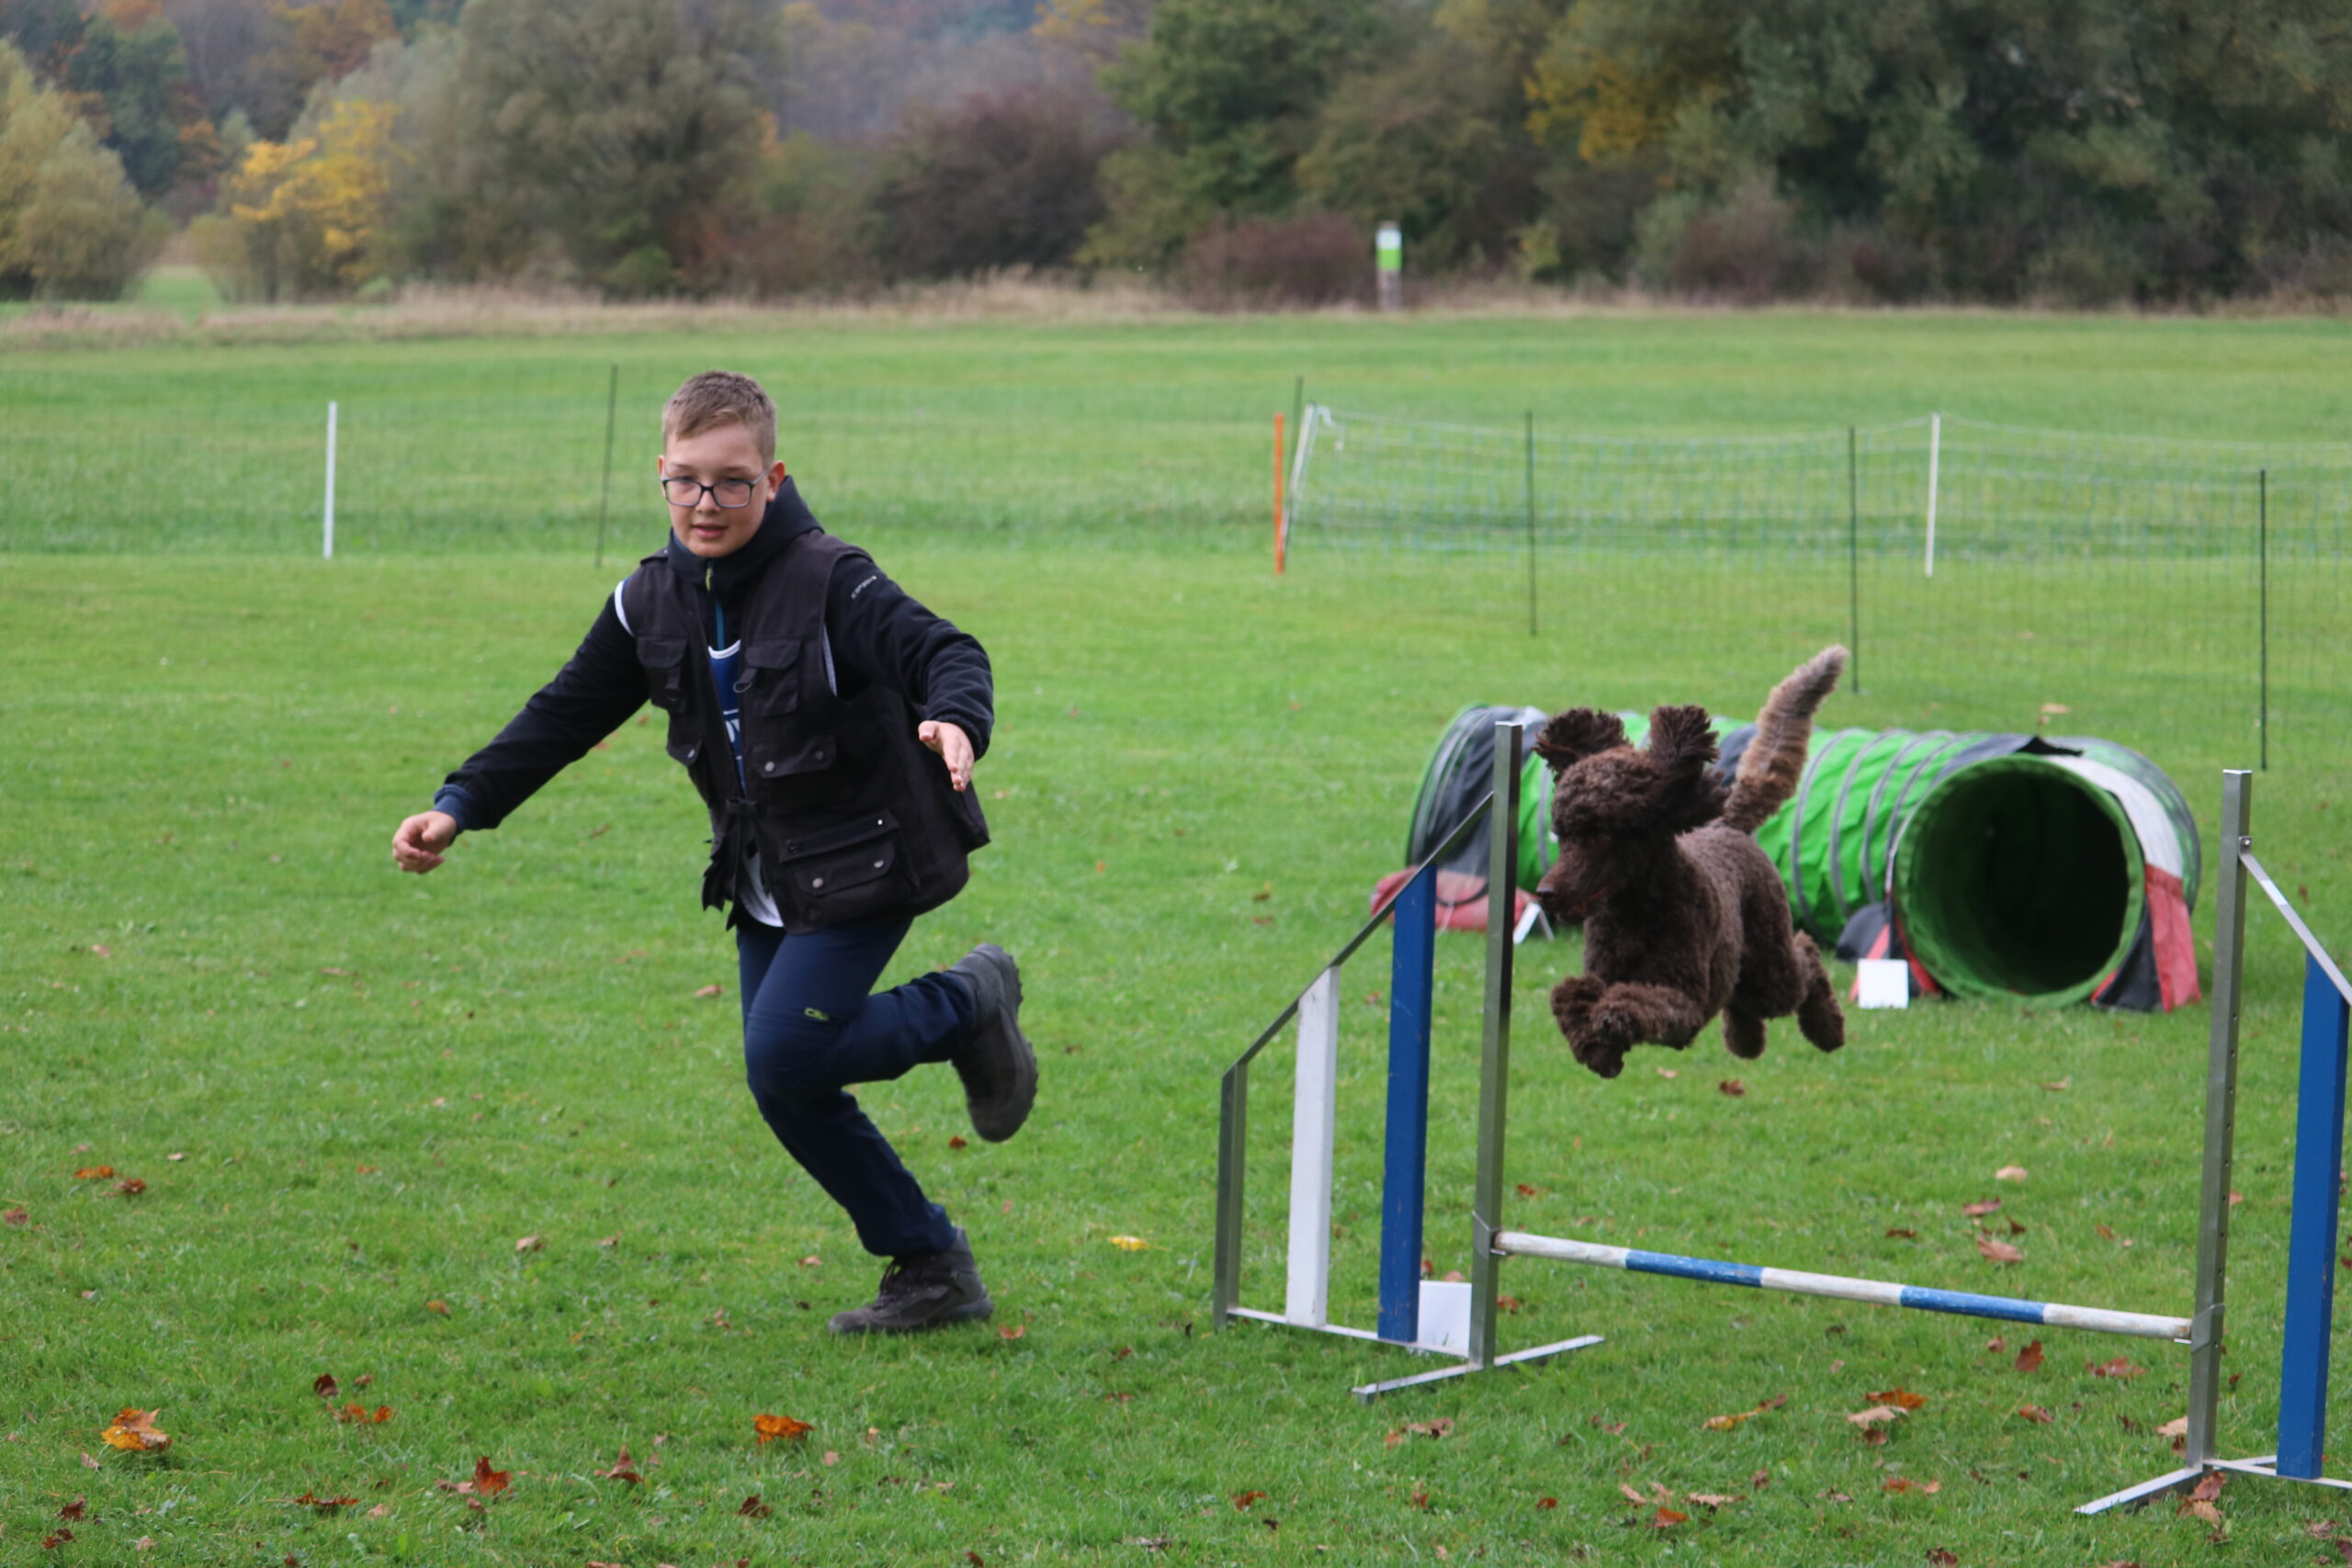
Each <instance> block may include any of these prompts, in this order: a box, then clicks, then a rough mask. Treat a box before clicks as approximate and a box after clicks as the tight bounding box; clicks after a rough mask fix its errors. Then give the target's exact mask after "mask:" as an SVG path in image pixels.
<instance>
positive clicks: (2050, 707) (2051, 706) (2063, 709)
mask: <svg viewBox="0 0 2352 1568" xmlns="http://www.w3.org/2000/svg"><path fill="white" fill-rule="evenodd" d="M2041 711H2042V712H2044V713H2072V712H2074V711H2075V710H2074V709H2072V708H2070V707H2068V706H2067V705H2065V704H2064V703H2044V704H2042V705H2041Z"/></svg>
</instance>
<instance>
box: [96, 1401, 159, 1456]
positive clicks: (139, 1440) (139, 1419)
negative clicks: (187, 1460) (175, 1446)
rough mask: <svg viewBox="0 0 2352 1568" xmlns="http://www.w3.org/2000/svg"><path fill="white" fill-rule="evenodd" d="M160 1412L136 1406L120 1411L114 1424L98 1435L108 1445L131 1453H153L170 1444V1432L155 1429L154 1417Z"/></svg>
mask: <svg viewBox="0 0 2352 1568" xmlns="http://www.w3.org/2000/svg"><path fill="white" fill-rule="evenodd" d="M162 1414H163V1412H162V1411H160V1410H141V1409H138V1408H136V1407H133V1408H131V1409H128V1410H124V1411H121V1412H119V1413H118V1414H117V1415H116V1416H115V1418H114V1424H113V1425H112V1426H110V1427H107V1429H106V1430H105V1431H103V1432H101V1433H99V1434H98V1436H99V1437H101V1438H105V1439H106V1440H107V1444H108V1446H110V1447H113V1448H118V1449H122V1450H127V1451H129V1452H131V1453H153V1452H154V1451H156V1450H159V1449H168V1448H170V1447H171V1446H172V1438H171V1434H170V1433H168V1432H159V1431H157V1430H156V1429H155V1417H156V1416H161V1415H162Z"/></svg>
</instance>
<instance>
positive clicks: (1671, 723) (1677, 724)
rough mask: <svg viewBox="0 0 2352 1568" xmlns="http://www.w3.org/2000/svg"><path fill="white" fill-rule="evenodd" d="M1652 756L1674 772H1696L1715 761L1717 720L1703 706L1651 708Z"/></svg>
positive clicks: (1650, 749) (1664, 767)
mask: <svg viewBox="0 0 2352 1568" xmlns="http://www.w3.org/2000/svg"><path fill="white" fill-rule="evenodd" d="M1649 751H1650V756H1651V757H1652V758H1653V759H1654V760H1655V761H1657V765H1658V766H1659V767H1660V768H1663V769H1665V770H1666V771H1667V772H1668V773H1696V772H1697V771H1699V770H1700V769H1702V768H1703V767H1705V766H1706V765H1707V764H1708V763H1710V762H1712V761H1714V760H1715V729H1714V724H1713V720H1711V719H1710V718H1709V717H1708V716H1707V710H1706V709H1705V708H1702V707H1662V708H1653V709H1651V710H1650V738H1649Z"/></svg>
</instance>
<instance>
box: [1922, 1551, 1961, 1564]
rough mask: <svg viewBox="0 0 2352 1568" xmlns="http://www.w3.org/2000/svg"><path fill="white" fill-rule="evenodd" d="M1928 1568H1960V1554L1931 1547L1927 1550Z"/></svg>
mask: <svg viewBox="0 0 2352 1568" xmlns="http://www.w3.org/2000/svg"><path fill="white" fill-rule="evenodd" d="M1928 1568H1960V1553H1958V1552H1957V1551H1946V1550H1945V1549H1944V1548H1942V1547H1940V1546H1931V1547H1929V1548H1928Z"/></svg>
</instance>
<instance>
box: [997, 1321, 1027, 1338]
mask: <svg viewBox="0 0 2352 1568" xmlns="http://www.w3.org/2000/svg"><path fill="white" fill-rule="evenodd" d="M1028 1332H1029V1325H1027V1324H1025V1323H1016V1324H1014V1325H1012V1327H1010V1328H1000V1329H998V1330H997V1331H996V1337H998V1338H999V1339H1018V1338H1020V1337H1022V1336H1023V1335H1024V1334H1026V1333H1028Z"/></svg>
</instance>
